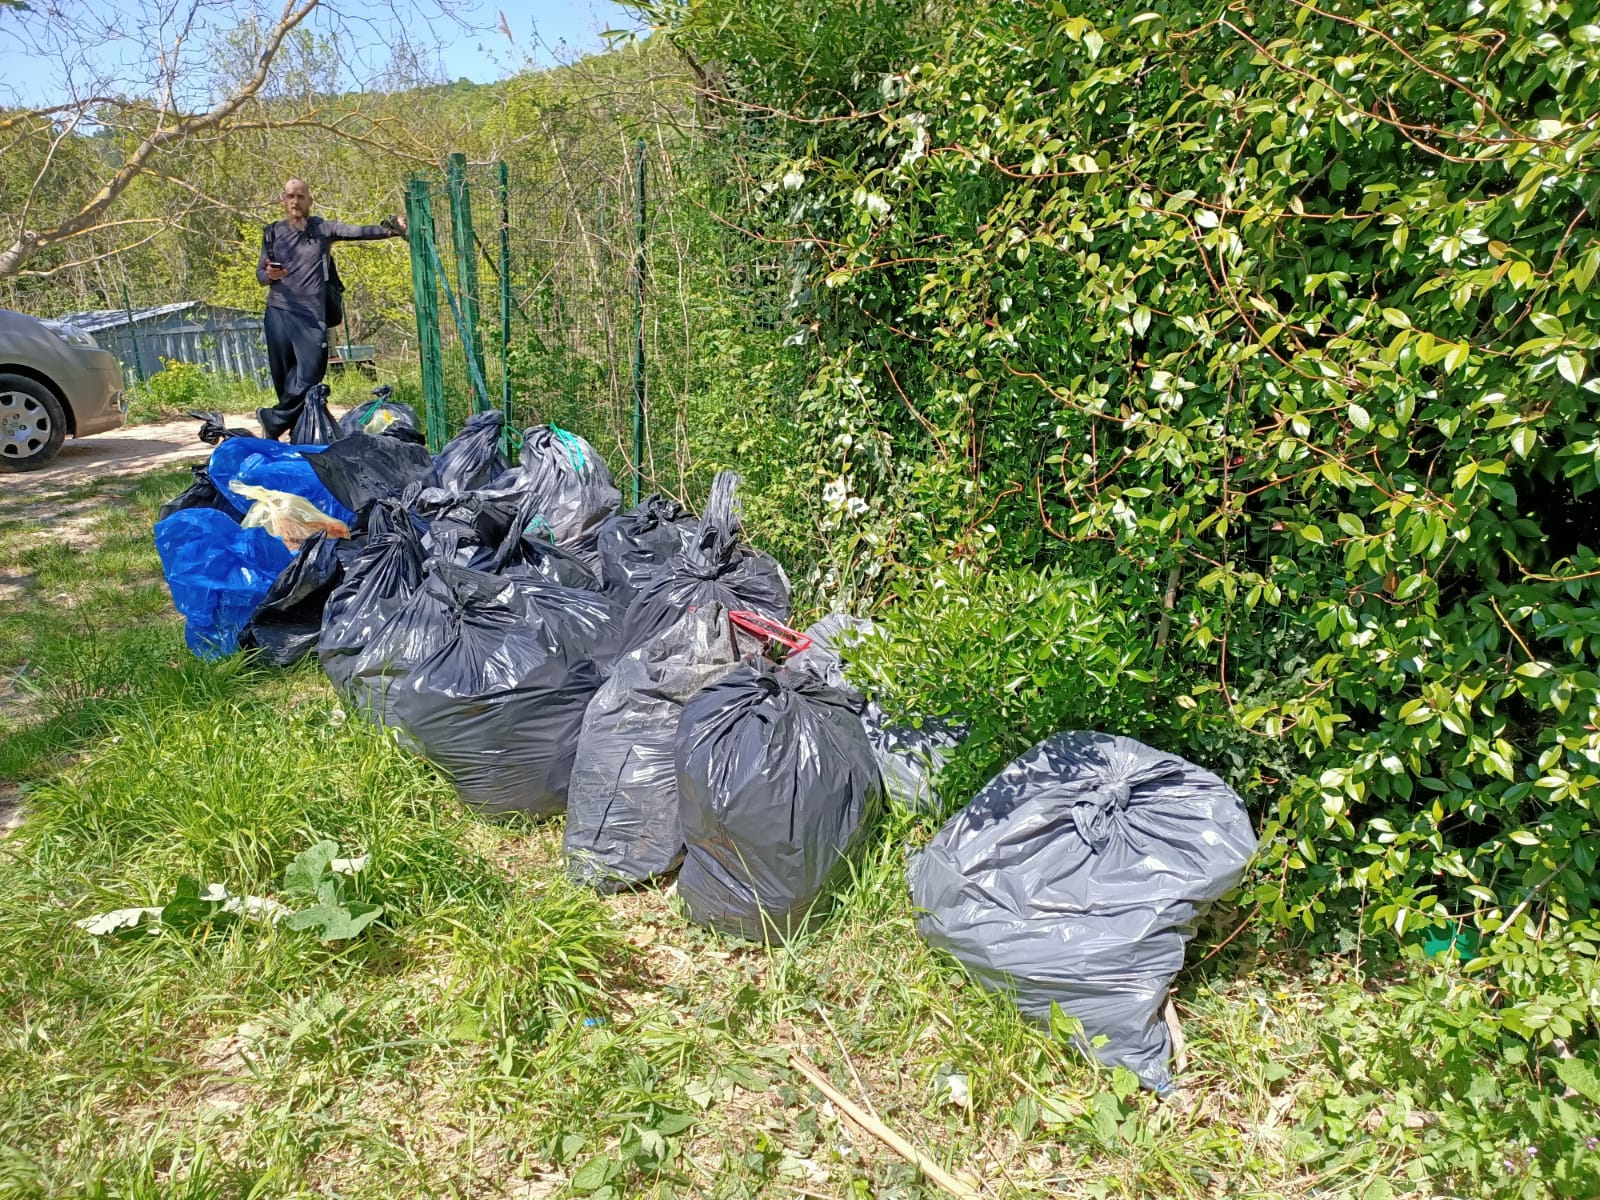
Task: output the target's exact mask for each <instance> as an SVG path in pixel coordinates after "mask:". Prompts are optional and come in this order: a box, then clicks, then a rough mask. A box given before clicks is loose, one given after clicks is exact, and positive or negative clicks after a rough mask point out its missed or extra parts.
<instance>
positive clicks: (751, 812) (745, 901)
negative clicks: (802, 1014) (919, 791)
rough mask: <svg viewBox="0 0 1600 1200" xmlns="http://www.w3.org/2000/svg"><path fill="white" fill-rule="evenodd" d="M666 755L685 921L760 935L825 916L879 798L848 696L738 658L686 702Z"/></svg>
mask: <svg viewBox="0 0 1600 1200" xmlns="http://www.w3.org/2000/svg"><path fill="white" fill-rule="evenodd" d="M675 758H676V761H677V767H678V820H679V823H680V824H681V826H682V829H683V840H684V845H685V848H686V853H685V856H684V861H683V869H682V871H680V872H679V874H678V894H679V895H680V896H682V897H683V901H684V906H685V908H686V909H687V910H688V914H689V918H690V919H691V920H693V921H695V922H697V923H698V924H701V925H708V926H710V927H711V928H713V929H716V930H720V931H721V932H723V933H730V934H734V935H736V936H739V937H743V938H749V939H751V940H753V941H761V940H777V939H783V938H788V937H791V936H793V935H795V934H797V933H800V932H802V931H803V930H805V929H808V928H810V927H812V926H813V925H814V924H815V923H816V922H818V921H819V920H820V919H821V918H822V917H823V916H825V915H826V911H827V906H828V896H827V894H828V893H829V891H830V890H831V889H832V888H833V887H834V886H835V885H837V884H838V883H839V882H840V881H841V879H842V878H844V877H847V876H848V873H849V864H850V861H851V859H852V858H853V857H854V855H855V853H856V851H857V850H858V849H859V848H860V847H861V845H862V844H863V842H864V841H865V840H866V836H867V834H868V833H869V832H870V830H871V827H872V823H873V821H874V820H875V819H876V817H877V815H878V812H879V810H880V807H881V800H882V782H881V780H880V779H879V776H878V768H877V765H876V764H875V763H874V762H873V759H872V747H871V746H870V745H869V744H868V742H867V735H866V731H865V730H864V729H863V728H862V727H861V718H860V717H859V716H857V715H856V712H855V704H854V701H853V699H852V698H851V697H850V696H848V695H846V694H845V693H844V692H842V691H840V690H839V689H838V688H832V687H829V686H828V685H827V684H825V683H822V682H821V681H820V680H817V679H814V678H811V677H810V676H806V675H797V676H792V677H783V676H780V675H779V674H778V673H777V672H776V671H775V670H773V669H772V668H771V666H770V665H769V664H767V663H764V662H755V663H742V664H740V665H739V666H737V667H735V668H733V670H732V671H730V672H729V673H728V674H727V675H724V676H723V677H722V678H721V679H720V680H718V681H717V682H716V683H713V684H711V685H710V686H708V687H706V688H704V689H703V690H701V691H700V692H699V693H698V694H696V695H695V696H694V697H693V698H692V699H691V700H690V701H689V702H688V703H687V704H685V705H684V708H683V717H682V719H681V720H680V721H679V723H678V736H677V743H676V749H675Z"/></svg>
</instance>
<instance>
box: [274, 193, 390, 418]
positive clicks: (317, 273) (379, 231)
mask: <svg viewBox="0 0 1600 1200" xmlns="http://www.w3.org/2000/svg"><path fill="white" fill-rule="evenodd" d="M283 213H284V219H283V220H281V221H276V222H274V223H273V224H271V225H268V226H267V227H266V229H265V230H263V231H262V235H261V260H260V261H259V262H258V263H257V264H256V278H257V279H258V280H260V281H261V283H262V285H263V286H264V287H265V288H266V289H267V314H266V332H267V364H268V366H269V367H270V368H271V371H272V387H273V390H274V391H276V392H277V393H278V403H277V404H276V405H275V406H274V407H272V408H261V409H257V410H256V416H257V417H258V418H259V419H260V421H261V432H262V433H263V434H264V435H265V436H267V437H269V438H272V439H273V440H274V441H276V440H277V439H278V438H280V437H282V436H283V435H284V434H285V433H286V432H288V431H289V430H290V429H292V428H294V422H295V418H296V417H298V416H299V415H300V409H301V408H302V407H303V406H304V404H305V399H306V393H307V392H308V391H310V390H311V389H312V388H313V387H314V386H316V385H317V384H319V383H321V382H322V377H323V376H324V375H326V374H327V373H328V292H329V287H328V282H329V279H330V277H334V278H336V276H333V259H332V258H331V256H330V253H329V251H330V249H331V247H332V245H333V243H334V242H361V241H375V240H377V239H379V238H390V237H405V236H407V234H406V223H405V221H404V219H403V218H401V217H397V216H396V217H390V218H389V219H388V220H386V221H384V222H383V224H381V225H349V224H346V223H345V222H343V221H325V220H323V219H322V218H321V217H313V216H312V215H311V189H310V188H308V187H307V186H306V182H305V180H303V179H291V180H289V182H288V183H286V184H284V185H283Z"/></svg>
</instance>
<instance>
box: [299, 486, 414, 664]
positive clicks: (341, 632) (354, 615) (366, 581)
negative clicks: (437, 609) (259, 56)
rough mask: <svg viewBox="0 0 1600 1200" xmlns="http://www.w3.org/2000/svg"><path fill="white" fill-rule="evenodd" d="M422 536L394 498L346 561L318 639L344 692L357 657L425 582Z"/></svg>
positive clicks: (378, 508) (377, 509) (379, 509)
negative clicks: (362, 543)
mask: <svg viewBox="0 0 1600 1200" xmlns="http://www.w3.org/2000/svg"><path fill="white" fill-rule="evenodd" d="M423 561H424V560H423V553H422V537H421V535H420V534H419V533H418V532H417V529H416V527H415V526H414V525H413V524H412V523H411V521H410V519H409V517H408V516H407V514H406V512H405V511H404V510H403V509H401V508H400V506H399V505H398V504H396V503H395V502H393V501H380V502H379V503H378V504H377V505H375V506H374V509H373V518H372V520H371V522H370V524H369V527H368V533H367V538H366V544H365V545H364V546H362V547H361V549H360V552H359V553H357V554H356V556H355V558H354V559H353V560H351V561H350V562H349V563H347V564H346V566H345V569H344V578H343V580H342V581H341V582H340V583H339V584H338V585H337V586H336V587H335V588H334V590H333V593H332V594H331V595H330V596H329V597H328V601H327V604H326V606H325V607H324V609H323V614H322V632H321V634H320V635H319V636H318V638H317V658H318V659H319V660H321V662H322V670H323V672H324V673H325V674H326V675H327V676H328V678H329V679H330V680H331V681H332V682H333V685H334V687H336V688H338V689H339V691H341V692H345V693H348V691H349V687H350V677H351V675H352V674H353V673H354V671H355V667H356V662H357V660H358V659H359V658H360V656H361V654H362V652H363V651H365V650H366V648H367V647H368V646H369V645H370V644H371V643H372V641H373V639H374V638H376V637H377V636H378V634H379V633H380V632H381V631H382V630H383V629H385V628H386V627H387V626H388V624H389V621H390V619H391V618H392V617H393V616H394V614H395V612H397V611H398V610H399V608H400V606H401V605H403V604H404V603H405V602H406V601H407V600H408V599H410V597H411V594H412V593H413V592H415V591H416V590H417V588H418V587H420V586H421V585H422V573H423Z"/></svg>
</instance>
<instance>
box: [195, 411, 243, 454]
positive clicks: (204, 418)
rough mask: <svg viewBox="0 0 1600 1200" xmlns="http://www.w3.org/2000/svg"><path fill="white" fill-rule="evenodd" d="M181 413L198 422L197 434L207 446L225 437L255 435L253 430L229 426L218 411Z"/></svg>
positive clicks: (213, 444)
mask: <svg viewBox="0 0 1600 1200" xmlns="http://www.w3.org/2000/svg"><path fill="white" fill-rule="evenodd" d="M183 415H184V416H186V417H193V418H194V419H195V420H196V421H199V422H200V432H199V434H198V436H199V438H200V440H201V441H202V442H204V443H205V444H206V445H208V446H215V445H216V444H217V443H218V442H221V441H223V440H224V439H226V438H231V437H255V436H256V435H255V433H254V431H252V430H249V429H239V428H230V427H229V426H228V424H227V423H226V422H225V421H224V420H223V417H222V414H221V413H220V412H213V411H212V410H210V409H206V410H204V411H200V412H186V413H184V414H183Z"/></svg>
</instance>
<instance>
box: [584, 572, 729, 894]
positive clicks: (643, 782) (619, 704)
mask: <svg viewBox="0 0 1600 1200" xmlns="http://www.w3.org/2000/svg"><path fill="white" fill-rule="evenodd" d="M739 657H740V645H739V641H738V638H737V637H736V635H735V633H734V629H733V626H732V624H731V623H730V622H729V621H728V611H727V609H725V608H723V607H722V606H721V605H720V604H710V605H707V606H706V607H705V608H701V609H697V610H696V611H694V612H692V613H688V614H686V615H685V616H684V617H683V619H682V620H680V621H679V622H678V623H677V624H676V625H674V626H672V627H671V628H670V629H668V630H666V631H665V632H664V633H662V634H661V635H660V636H659V637H657V638H655V639H654V640H653V641H651V642H650V643H649V645H646V646H641V647H640V648H639V649H637V650H634V651H633V652H632V653H630V654H626V655H624V656H623V657H622V658H621V659H619V660H618V661H617V665H616V667H615V669H614V670H613V672H612V674H611V678H610V679H608V680H606V682H605V684H604V685H603V686H602V687H601V688H600V690H599V691H598V692H597V693H595V697H594V699H593V700H591V701H590V702H589V707H588V709H587V710H586V711H585V713H584V718H583V727H582V729H581V730H580V732H579V734H578V752H577V764H576V766H575V767H574V768H573V772H572V787H571V792H570V795H569V796H568V800H567V829H566V835H565V839H564V846H565V849H566V858H567V873H568V874H569V875H571V876H572V878H573V879H575V880H577V881H578V882H580V883H587V884H590V885H592V886H594V887H595V888H597V889H599V890H600V891H616V890H618V889H620V888H623V887H627V886H629V885H632V884H637V883H643V882H645V881H646V880H649V879H652V878H654V877H655V876H657V875H664V874H666V873H667V872H668V871H670V870H672V868H673V867H675V866H677V865H678V863H679V862H681V861H682V859H683V833H682V831H681V830H680V829H679V826H678V772H677V766H676V764H675V762H674V759H673V746H674V743H675V742H676V740H677V734H678V721H679V718H680V717H681V716H682V713H683V705H684V702H685V701H687V700H688V699H689V698H690V697H691V696H693V695H694V694H695V693H697V692H699V691H700V690H701V689H702V688H703V687H705V686H706V685H707V684H709V683H712V682H714V681H715V680H717V679H719V678H721V677H722V676H723V675H726V674H727V673H728V672H729V671H731V670H732V669H733V668H734V666H735V665H737V664H738V662H739Z"/></svg>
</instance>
